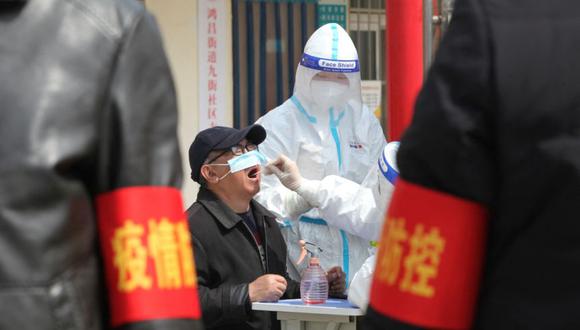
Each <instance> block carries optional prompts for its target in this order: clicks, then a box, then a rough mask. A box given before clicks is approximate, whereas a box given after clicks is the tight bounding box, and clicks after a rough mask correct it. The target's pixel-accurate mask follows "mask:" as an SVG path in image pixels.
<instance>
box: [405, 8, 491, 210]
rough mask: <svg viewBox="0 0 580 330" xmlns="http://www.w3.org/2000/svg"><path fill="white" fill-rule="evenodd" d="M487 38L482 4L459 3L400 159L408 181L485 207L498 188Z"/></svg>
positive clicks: (418, 101) (424, 87) (419, 100)
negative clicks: (496, 185) (495, 187)
mask: <svg viewBox="0 0 580 330" xmlns="http://www.w3.org/2000/svg"><path fill="white" fill-rule="evenodd" d="M489 35H490V34H489V32H488V22H487V21H486V18H485V16H484V12H483V8H482V6H481V4H480V3H479V0H459V1H457V3H456V6H455V10H454V13H453V19H452V21H451V24H450V26H449V30H448V32H447V34H446V35H445V37H444V38H443V40H442V43H441V46H440V48H439V50H438V52H437V55H436V58H435V60H434V63H433V66H432V67H431V69H430V72H429V75H428V77H427V80H426V82H425V84H424V86H423V88H422V90H421V92H420V94H419V96H418V99H417V103H416V106H415V112H414V117H413V121H412V123H411V125H410V127H409V128H408V129H407V131H406V132H405V134H404V136H403V138H402V140H401V147H400V149H399V151H398V154H397V163H398V166H399V169H400V175H401V177H402V178H404V179H405V180H406V181H409V182H412V183H415V184H419V185H422V186H425V187H427V188H431V189H434V190H438V191H443V192H446V193H451V194H453V195H456V196H458V197H462V198H465V199H469V200H472V201H475V202H479V203H482V204H489V203H490V202H491V200H492V198H493V196H492V193H493V191H494V183H495V182H496V180H495V173H496V169H495V159H494V154H493V152H494V151H495V146H494V143H495V142H494V120H493V118H494V111H495V107H494V105H495V101H494V97H495V94H494V86H493V82H492V69H491V68H492V62H491V56H490V54H491V52H492V49H491V43H490V40H489Z"/></svg>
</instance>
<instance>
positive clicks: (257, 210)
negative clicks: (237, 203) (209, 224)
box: [197, 187, 276, 229]
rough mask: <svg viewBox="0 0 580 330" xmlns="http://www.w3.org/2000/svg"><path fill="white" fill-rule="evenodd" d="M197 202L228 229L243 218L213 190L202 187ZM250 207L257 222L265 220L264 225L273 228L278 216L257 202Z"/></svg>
mask: <svg viewBox="0 0 580 330" xmlns="http://www.w3.org/2000/svg"><path fill="white" fill-rule="evenodd" d="M197 201H198V202H199V203H200V204H202V205H203V206H204V207H205V208H206V209H207V210H208V211H209V212H210V213H211V214H213V215H214V216H215V217H216V219H217V220H218V221H219V222H220V223H221V224H222V225H223V226H224V227H225V228H227V229H231V228H233V227H234V226H235V225H236V224H237V223H238V222H240V221H242V218H241V217H240V216H239V215H237V214H236V212H234V210H232V209H231V208H230V207H229V206H227V205H226V204H225V203H224V202H222V201H221V199H219V198H218V196H217V195H216V194H214V193H213V192H212V191H211V190H209V189H207V188H205V187H200V188H199V192H198V193H197ZM250 207H251V209H252V210H253V211H254V218H256V220H258V219H261V218H264V223H265V224H266V225H267V226H271V225H272V222H273V221H275V219H276V216H274V214H272V213H271V212H270V211H268V210H267V209H266V208H265V207H263V206H262V205H261V204H260V203H258V202H256V201H255V200H253V199H252V200H251V201H250Z"/></svg>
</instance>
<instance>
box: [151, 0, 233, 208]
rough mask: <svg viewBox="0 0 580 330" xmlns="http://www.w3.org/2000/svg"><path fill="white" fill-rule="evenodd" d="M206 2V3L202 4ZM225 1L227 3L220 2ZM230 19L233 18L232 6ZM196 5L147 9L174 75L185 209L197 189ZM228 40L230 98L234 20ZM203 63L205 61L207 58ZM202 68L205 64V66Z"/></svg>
mask: <svg viewBox="0 0 580 330" xmlns="http://www.w3.org/2000/svg"><path fill="white" fill-rule="evenodd" d="M199 1H205V0H199ZM221 1H224V0H221ZM226 2H227V4H228V6H227V7H228V13H227V14H228V16H230V17H231V3H230V1H226ZM197 5H198V0H145V6H146V7H147V9H148V10H149V11H150V12H152V13H153V15H155V17H156V19H157V22H158V24H159V27H160V29H161V33H162V35H163V41H164V44H165V50H166V52H167V55H168V57H169V62H170V65H171V69H172V72H173V78H174V80H175V85H176V89H177V97H178V106H179V140H180V141H179V143H180V149H181V156H182V159H183V177H184V182H183V183H184V184H183V188H182V192H183V199H184V204H185V205H184V206H185V207H186V208H187V207H189V206H190V205H191V203H193V202H194V201H195V197H196V196H197V190H198V186H197V184H195V183H194V182H193V181H192V180H191V178H190V167H189V159H188V149H189V146H190V144H191V142H193V139H194V138H195V135H196V134H197V132H198V122H199V120H198V113H199V109H198V102H197V95H198V83H197V81H198V54H197V42H198V40H197V39H198V37H197V24H198V20H197V15H198V13H197ZM227 31H229V33H228V36H227V44H228V53H229V56H228V58H229V59H230V60H229V61H228V67H227V70H226V72H227V73H228V76H229V77H230V79H229V81H228V84H227V85H228V86H227V91H228V93H227V94H228V95H230V96H232V95H233V74H232V65H231V63H232V61H231V53H232V52H231V45H232V42H231V19H229V20H228V27H227ZM202 60H204V61H205V60H206V59H205V58H204V59H202ZM202 64H203V63H202ZM232 109H233V97H230V98H229V101H228V102H227V110H226V113H227V114H228V119H227V120H228V121H229V122H228V124H229V125H232V123H233V111H232Z"/></svg>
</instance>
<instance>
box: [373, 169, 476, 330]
mask: <svg viewBox="0 0 580 330" xmlns="http://www.w3.org/2000/svg"><path fill="white" fill-rule="evenodd" d="M386 217H387V219H386V221H385V225H384V228H383V233H382V236H381V239H380V241H379V252H378V255H377V264H376V269H375V274H374V278H373V284H372V289H371V297H370V305H371V306H372V307H373V309H374V310H376V311H377V312H379V313H381V314H384V315H387V316H389V317H392V318H394V319H398V320H400V321H403V322H407V323H411V324H414V325H418V326H422V327H428V328H438V329H468V328H470V327H471V324H472V321H473V315H474V309H475V306H476V303H477V296H478V290H479V281H480V278H481V271H482V264H483V258H484V247H485V237H486V230H487V229H486V223H487V212H486V209H485V208H484V207H482V206H481V205H480V204H477V203H474V202H470V201H467V200H465V199H461V198H457V197H455V196H452V195H449V194H444V193H441V192H437V191H434V190H430V189H426V188H424V187H421V186H418V185H415V184H412V183H409V182H406V181H404V180H403V179H401V178H400V177H399V179H398V181H397V183H396V185H395V191H394V193H393V198H392V201H391V204H390V207H389V210H388V213H387V216H386Z"/></svg>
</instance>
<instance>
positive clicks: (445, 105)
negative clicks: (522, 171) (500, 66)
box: [363, 0, 497, 330]
mask: <svg viewBox="0 0 580 330" xmlns="http://www.w3.org/2000/svg"><path fill="white" fill-rule="evenodd" d="M484 14H485V13H484V11H483V8H482V6H481V4H480V1H479V0H458V1H457V2H456V5H455V10H454V13H453V19H452V22H451V24H450V26H449V29H448V32H447V34H446V35H445V37H444V38H443V40H442V43H441V45H440V48H439V50H438V52H437V55H436V58H435V60H434V63H433V65H432V67H431V69H430V71H429V74H428V77H427V79H426V81H425V84H424V86H423V87H422V90H421V92H420V94H419V96H418V99H417V102H416V106H415V112H414V117H413V121H412V123H411V125H410V127H409V128H408V129H407V131H406V132H405V133H404V135H403V138H402V139H401V145H400V148H399V151H398V154H397V163H398V166H399V170H400V177H402V178H403V179H404V180H405V181H408V182H411V183H414V184H416V185H420V186H423V187H426V188H428V189H432V190H436V191H441V192H445V193H448V194H451V195H455V196H457V197H460V198H462V199H466V200H470V201H474V202H477V203H479V204H483V205H485V206H489V204H490V203H492V202H493V199H494V189H495V184H496V178H495V176H496V171H497V170H496V168H495V167H496V165H495V163H496V161H495V156H494V151H495V145H494V144H495V141H494V111H495V106H494V105H495V101H494V97H495V93H494V86H493V80H492V73H491V72H492V65H493V63H492V62H491V56H490V54H491V52H492V49H491V42H490V40H489V37H490V36H489V32H488V25H487V24H488V22H487V21H486V18H485V15H484ZM373 294H380V293H371V304H370V305H369V307H368V311H367V315H366V316H365V319H364V322H363V323H364V326H363V329H399V330H411V329H420V327H417V326H415V325H412V324H410V323H405V322H401V321H400V320H397V319H396V318H393V317H390V316H387V315H384V314H381V313H380V312H378V310H377V309H376V308H373V306H372V300H373V299H372V296H373Z"/></svg>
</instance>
